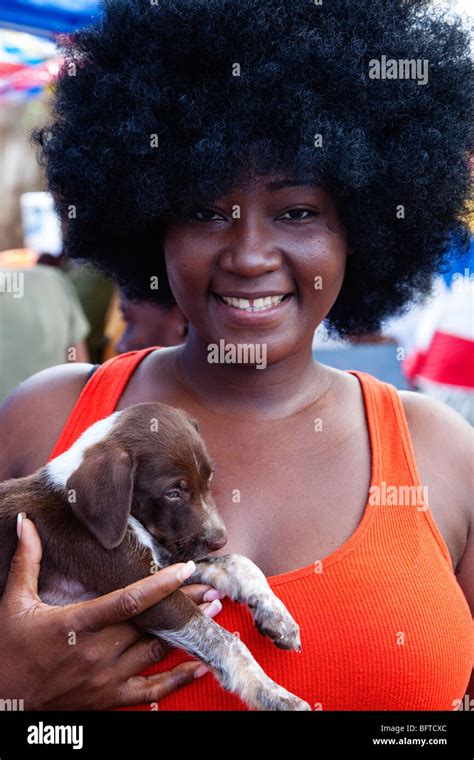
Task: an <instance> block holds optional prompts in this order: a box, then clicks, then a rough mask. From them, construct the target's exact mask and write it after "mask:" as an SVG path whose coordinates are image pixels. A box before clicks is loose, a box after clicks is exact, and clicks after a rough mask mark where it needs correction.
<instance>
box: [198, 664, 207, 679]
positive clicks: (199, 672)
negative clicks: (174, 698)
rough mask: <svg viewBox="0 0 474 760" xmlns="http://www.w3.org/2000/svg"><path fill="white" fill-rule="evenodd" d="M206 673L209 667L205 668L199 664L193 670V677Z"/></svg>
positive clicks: (199, 676)
mask: <svg viewBox="0 0 474 760" xmlns="http://www.w3.org/2000/svg"><path fill="white" fill-rule="evenodd" d="M206 673H210V670H209V668H206V666H205V665H200V666H199V667H198V668H196V670H195V671H194V678H201V676H205V675H206Z"/></svg>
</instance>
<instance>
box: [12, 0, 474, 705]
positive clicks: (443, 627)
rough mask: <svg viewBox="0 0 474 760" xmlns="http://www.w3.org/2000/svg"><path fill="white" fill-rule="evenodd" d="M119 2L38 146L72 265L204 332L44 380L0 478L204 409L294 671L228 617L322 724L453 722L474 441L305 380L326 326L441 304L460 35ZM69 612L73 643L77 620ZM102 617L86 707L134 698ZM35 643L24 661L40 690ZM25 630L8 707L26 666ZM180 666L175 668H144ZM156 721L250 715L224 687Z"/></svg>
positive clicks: (185, 692) (187, 0) (240, 542)
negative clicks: (298, 638) (200, 712)
mask: <svg viewBox="0 0 474 760" xmlns="http://www.w3.org/2000/svg"><path fill="white" fill-rule="evenodd" d="M105 10H106V13H105V18H104V20H103V22H102V23H101V24H99V25H98V26H96V27H93V28H90V29H89V30H86V31H83V32H81V33H79V34H77V35H76V36H75V39H74V40H71V41H70V42H69V43H68V44H67V47H66V56H67V61H68V62H69V64H68V65H69V71H74V72H75V74H74V76H68V74H67V72H66V73H65V74H64V75H63V77H62V78H61V81H60V84H59V88H58V95H57V104H56V109H57V113H56V119H55V122H54V124H53V125H51V126H50V127H49V128H48V129H46V130H43V131H38V132H37V133H36V139H37V140H38V142H39V143H40V144H41V145H42V151H43V157H44V160H45V164H46V168H47V172H48V178H49V184H50V188H51V190H52V191H53V192H54V194H55V197H56V198H57V203H58V207H59V210H60V212H61V213H62V214H63V216H66V214H68V212H69V210H70V207H71V206H73V207H74V208H75V213H74V214H69V217H72V218H70V219H69V223H68V229H67V239H66V247H67V250H68V253H69V255H71V256H76V257H81V256H82V257H85V258H87V259H89V260H91V261H93V262H94V263H95V264H98V265H100V266H101V267H102V268H103V269H104V270H105V271H107V272H112V273H113V274H114V275H115V277H116V278H117V280H118V282H119V283H120V284H121V285H124V286H126V287H127V289H128V292H129V293H132V294H135V295H136V296H137V297H139V298H141V299H145V300H146V299H148V300H150V301H153V289H154V288H156V286H157V284H158V287H159V288H160V289H166V288H167V287H170V288H171V290H172V293H173V294H174V297H175V299H176V301H177V303H178V305H179V306H180V308H181V310H182V311H183V313H184V314H185V315H186V317H187V318H188V320H189V332H188V339H187V342H186V344H185V345H184V346H179V347H173V348H169V349H161V350H159V351H156V350H149V351H144V352H138V353H132V354H128V355H123V356H121V357H118V358H117V359H115V360H113V362H112V363H109V364H107V365H105V366H104V367H102V368H100V369H98V370H97V371H96V372H95V373H93V374H92V376H91V377H90V379H89V375H90V373H91V368H90V366H89V365H76V366H68V367H57V368H54V369H52V370H50V371H47V372H44V373H42V374H41V375H38V376H35V377H34V378H32V379H30V380H29V381H28V382H27V383H25V384H24V385H23V387H21V388H20V389H19V390H18V391H17V392H16V393H15V394H14V395H13V396H12V397H11V398H10V399H9V401H8V402H7V403H6V404H5V406H4V408H3V410H2V418H1V425H2V430H4V431H7V435H8V440H9V446H8V450H7V451H6V452H4V454H3V455H2V456H3V462H4V464H3V469H2V473H3V476H4V477H9V476H15V475H17V476H18V475H24V474H26V473H28V472H32V471H33V470H34V469H35V468H37V467H38V466H39V465H42V464H44V463H45V462H46V461H47V460H48V458H49V457H50V456H51V455H52V454H57V453H59V451H61V450H63V449H64V448H65V447H66V446H67V445H68V444H69V442H70V441H71V440H73V438H74V437H75V436H76V435H77V434H78V433H79V432H80V430H81V428H83V427H84V426H85V425H87V424H90V422H91V421H92V420H93V419H97V418H98V417H99V416H103V415H105V414H107V413H109V411H111V410H113V409H124V408H126V407H127V406H129V405H131V404H135V403H137V402H141V401H146V400H150V399H154V400H159V401H162V402H165V403H168V404H171V405H173V406H177V407H180V408H182V409H184V410H186V412H188V413H189V414H190V415H192V416H193V417H194V418H195V419H196V420H197V421H198V423H199V426H200V430H201V432H202V434H203V436H204V438H205V440H206V443H207V446H208V449H209V451H210V453H211V456H212V457H213V459H214V461H215V463H216V465H217V470H216V474H215V479H214V495H215V498H216V502H217V504H218V506H219V508H220V511H221V513H222V515H223V517H224V520H225V522H226V526H227V529H228V542H227V545H226V546H225V547H224V549H223V550H222V552H221V553H227V552H239V553H242V554H245V555H247V556H248V557H250V558H251V559H252V560H254V561H255V562H256V563H257V564H258V565H259V566H260V567H261V568H262V570H263V571H264V573H265V574H266V575H267V576H268V577H269V581H270V583H271V585H272V587H273V588H274V590H275V592H276V593H277V594H278V595H279V596H280V597H281V599H282V600H283V601H284V602H285V604H286V605H287V606H288V608H289V609H290V611H291V612H292V614H293V615H294V616H295V618H296V619H297V620H298V622H299V623H300V627H301V634H302V647H303V651H302V654H293V653H288V652H282V651H280V650H277V649H276V648H275V647H273V646H272V645H271V644H269V642H267V641H265V640H264V639H262V637H260V636H259V634H258V632H256V631H255V629H254V628H253V626H252V624H251V620H250V616H249V613H248V611H247V610H246V609H244V608H241V607H239V606H238V605H235V604H233V603H232V602H231V601H230V600H228V599H224V600H223V602H222V604H223V610H222V612H221V613H220V615H219V618H218V620H219V622H220V623H221V624H222V625H224V626H226V627H227V628H229V629H230V630H231V631H234V632H236V633H237V634H238V635H240V636H241V638H242V639H243V640H244V641H245V643H246V644H247V645H248V646H249V648H250V649H251V650H252V652H253V653H254V654H255V656H256V658H257V659H258V661H259V662H260V663H261V665H262V666H263V667H264V669H265V670H266V671H267V672H268V674H269V675H270V676H271V677H272V678H274V679H275V680H276V681H277V682H279V683H281V684H282V685H284V686H285V687H286V688H288V689H289V690H290V691H293V692H294V693H296V694H298V695H299V696H300V697H302V698H303V699H306V700H307V701H309V702H310V703H311V705H312V706H313V707H314V709H325V710H328V709H349V710H358V709H366V710H394V709H396V710H422V709H427V710H452V709H454V707H455V704H456V700H460V699H462V697H463V695H464V692H465V690H466V687H467V685H468V681H469V677H470V674H471V668H472V659H473V640H472V620H471V615H470V612H469V607H468V601H470V602H471V604H472V603H473V602H474V588H473V572H472V567H473V561H474V549H473V531H472V530H470V526H471V524H472V512H471V507H470V505H469V485H470V483H469V481H470V478H471V468H470V451H471V450H472V431H471V428H470V426H469V425H468V424H467V423H465V422H464V420H462V419H461V418H460V417H459V416H458V415H457V414H455V413H453V412H451V411H450V410H448V409H447V408H445V407H444V406H442V405H439V404H437V403H434V402H432V401H430V400H428V399H425V398H422V397H420V396H418V395H416V394H413V393H403V394H402V393H400V394H399V393H397V392H396V391H395V389H394V388H392V387H391V386H388V385H386V384H383V383H380V382H379V381H377V380H376V379H375V378H373V377H371V376H369V375H366V374H364V373H345V372H340V371H337V370H334V369H331V368H329V367H326V366H324V365H321V364H318V363H315V362H314V361H313V358H312V354H311V343H312V338H313V333H314V330H315V329H316V327H317V326H318V325H319V324H320V323H321V322H322V321H323V320H327V323H328V325H329V326H330V327H331V328H332V330H333V331H335V332H337V333H339V334H340V335H347V334H364V333H367V332H370V331H373V330H376V329H377V328H378V327H379V325H380V322H381V321H382V320H383V319H384V318H385V317H387V316H388V315H390V314H393V313H395V312H397V311H399V310H401V309H402V308H403V306H404V305H405V304H406V303H407V302H408V301H409V299H410V298H413V297H414V296H415V295H417V294H418V293H424V292H427V291H428V289H429V284H430V280H431V275H432V273H433V272H434V271H435V270H436V269H437V268H438V267H439V266H440V264H441V262H442V260H443V255H444V252H445V250H446V248H447V245H448V238H449V237H451V238H453V237H456V238H457V239H458V240H459V243H461V242H462V241H465V240H466V230H465V226H464V225H463V223H462V220H461V216H462V213H463V210H464V203H465V199H466V197H467V192H468V184H469V183H468V180H469V171H468V162H467V151H468V149H469V146H470V144H469V127H468V102H467V93H466V90H467V89H468V88H467V87H466V83H465V80H464V77H466V76H467V75H468V73H469V71H470V64H469V59H468V53H467V41H466V38H465V36H464V34H463V33H462V32H461V31H460V29H459V28H458V27H457V26H456V25H455V24H452V23H448V22H446V21H444V20H443V19H442V18H439V17H438V18H437V17H436V16H433V12H432V11H429V10H428V9H427V4H426V3H425V2H421V1H420V2H413V3H410V4H408V3H405V2H401V0H392V1H391V2H387V0H384V2H380V3H374V2H370V3H368V2H367V3H366V2H359V3H357V4H354V3H351V2H342V1H341V2H337V3H332V4H324V5H323V6H319V5H313V4H312V3H308V2H306V0H296V1H295V2H293V3H291V4H289V3H284V2H283V1H282V0H261V2H259V3H254V2H250V0H228V2H224V3H223V2H220V1H219V2H217V1H214V0H209V1H208V2H206V3H195V2H191V0H163V1H162V2H160V4H159V5H158V6H154V5H150V4H149V3H148V2H136V0H134V2H131V1H130V2H128V1H127V2H123V3H120V4H117V3H108V2H107V3H106V4H105ZM387 55H388V56H391V57H393V59H398V58H406V59H409V60H412V59H413V60H414V61H415V60H417V59H423V60H424V59H427V60H428V61H429V70H428V73H429V83H427V84H420V83H419V82H418V81H417V80H416V79H415V78H413V79H407V78H403V77H402V76H401V75H400V76H399V77H398V78H396V79H394V78H393V77H392V78H387V77H386V76H382V75H381V77H380V79H374V78H372V77H370V76H369V70H371V71H373V70H374V68H373V66H371V65H370V61H372V60H374V59H376V60H377V59H378V60H382V58H381V57H382V56H385V58H386V57H387ZM135 250H136V251H137V254H135V253H134V251H135ZM79 396H80V398H79V400H78V397H79ZM72 410H74V411H72ZM71 412H72V415H71V417H69V415H70V413H71ZM407 492H408V493H409V494H415V499H414V500H411V501H410V500H409V501H408V502H407V501H406V499H405V496H406V493H407ZM27 509H28V505H25V510H26V511H27ZM25 525H28V526H29V527H28V530H29V531H30V530H31V524H30V523H29V522H28V521H26V523H25ZM29 536H30V538H31V533H29ZM35 551H36V553H37V554H36V558H37V555H38V552H39V547H38V546H37V544H36V549H35ZM21 566H22V565H21ZM158 575H159V574H158ZM143 583H145V582H143ZM20 587H21V584H20ZM31 593H32V592H31V591H30V596H29V598H30V599H31ZM195 593H196V596H195V598H196V600H197V601H198V602H201V603H203V596H202V589H197V590H196V592H195ZM24 594H25V592H24ZM99 603H100V600H99ZM81 609H82V608H81V607H79V610H81ZM214 610H215V607H214ZM89 611H90V608H89ZM3 614H4V615H6V613H3ZM47 614H49V615H50V618H51V614H52V613H51V612H50V611H48V610H43V619H44V616H46V615H47ZM54 614H55V615H56V617H55V620H56V623H55V626H56V628H54V631H55V632H56V634H57V631H58V630H59V631H61V630H64V626H65V625H67V621H68V618H66V622H65V621H62V617H61V613H58V612H56V611H55V613H54ZM63 614H64V615H66V614H67V613H63ZM69 614H72V613H71V612H69ZM87 614H88V609H87V608H86V609H85V610H84V611H83V615H85V616H86V617H87ZM89 614H90V612H89ZM18 617H20V616H19V615H17V618H18ZM104 618H105V620H104ZM21 619H24V616H23V618H21ZM100 621H101V622H100V626H98V625H97V624H96V626H95V627H96V628H97V627H100V628H101V629H102V630H101V631H99V632H97V631H96V632H94V633H91V632H90V630H91V629H93V628H94V626H90V625H89V626H86V627H88V629H89V634H88V637H87V640H86V641H85V643H84V644H83V646H84V650H83V651H84V654H83V656H84V657H85V658H86V657H87V653H88V656H89V659H90V660H91V661H92V662H93V663H94V673H93V676H91V681H89V682H87V679H84V676H83V675H82V680H80V681H79V679H76V680H77V681H79V683H78V685H77V688H76V691H75V694H76V696H75V700H76V705H75V706H77V707H80V706H81V705H82V704H83V703H84V702H86V703H87V704H88V705H89V706H90V705H92V706H101V707H103V706H118V705H130V704H132V702H131V701H130V697H129V696H128V695H129V692H130V688H129V683H130V681H129V680H126V679H125V676H124V675H123V676H122V673H123V669H121V668H118V669H117V668H115V667H114V666H113V664H112V665H111V662H112V654H111V645H110V637H109V639H108V641H109V644H108V645H107V644H106V643H105V644H104V642H106V641H107V639H106V638H105V637H106V636H107V627H106V625H105V623H106V622H107V619H106V617H105V616H104V615H102V616H101V618H100ZM114 622H116V620H114ZM29 624H30V626H32V623H31V621H29ZM21 625H22V624H21V622H18V626H19V627H20V628H21ZM41 625H42V624H41V622H40V621H39V619H38V621H37V622H36V624H35V627H34V631H35V633H36V631H37V636H36V637H35V639H34V640H35V642H37V644H36V646H35V652H34V658H39V659H40V663H41V668H42V670H43V675H45V674H46V675H48V673H49V670H50V669H52V666H51V665H50V664H49V663H48V661H47V658H46V656H45V655H44V654H42V653H44V651H45V650H46V649H47V647H48V645H49V644H48V640H47V637H46V635H45V633H44V631H45V625H44V623H43V627H41ZM52 625H53V624H52V623H50V626H52ZM122 625H126V624H122ZM9 630H10V631H11V634H10V637H8V636H6V640H5V641H4V643H3V647H4V649H5V648H6V650H7V654H8V659H9V660H11V661H14V662H15V664H14V666H12V667H11V668H10V682H8V679H6V680H5V677H4V683H3V691H4V692H5V693H7V694H8V693H9V691H8V688H7V686H8V683H12V682H14V680H15V672H16V674H17V678H20V679H21V680H22V682H23V683H26V678H25V676H24V673H26V672H27V671H28V669H30V670H31V669H33V668H34V662H35V660H34V658H33V657H32V658H30V659H29V660H28V662H27V663H26V664H25V661H24V658H23V655H22V657H21V658H20V657H18V654H17V653H16V647H15V639H14V630H16V631H18V627H17V628H15V627H14V626H13V625H12V624H10V627H9ZM30 630H32V628H30ZM127 631H129V629H128V628H127ZM52 633H53V628H51V627H50V629H49V634H50V635H52ZM16 635H17V636H19V637H20V638H21V636H22V633H21V630H20V633H18V632H17V634H16ZM30 635H31V634H30ZM128 635H130V634H128ZM95 636H97V637H99V636H102V637H103V638H102V639H101V640H100V642H99V643H100V651H101V653H102V657H104V658H105V664H104V665H101V661H100V658H99V657H97V656H94V655H93V654H92V651H93V646H94V637H95ZM56 640H57V635H56ZM133 646H140V642H139V643H138V644H133ZM124 656H125V655H124ZM72 659H73V658H72V657H71V658H70V661H68V658H67V655H66V654H65V653H64V647H63V648H61V673H60V674H59V675H58V677H57V678H56V680H55V684H56V690H55V693H54V694H50V695H49V704H51V703H52V704H54V705H55V706H59V707H61V695H62V693H64V692H65V691H67V693H68V698H67V703H68V704H69V705H71V703H72V701H74V700H73V699H72V698H71V697H70V691H69V689H70V684H71V682H72V681H74V677H75V676H74V674H75V668H76V664H75V663H74V662H71V660H72ZM185 660H186V656H185V655H184V654H183V653H181V652H176V651H175V652H172V653H171V654H168V656H166V657H165V658H164V659H163V661H162V662H160V663H158V664H157V665H156V666H155V667H154V668H153V669H152V670H151V671H147V673H150V672H151V673H155V676H154V677H155V678H159V677H160V676H159V675H158V676H157V675H156V673H166V672H169V671H170V668H173V667H175V666H176V665H177V664H178V663H182V662H183V661H185ZM45 663H46V665H45ZM181 667H182V665H181ZM117 670H119V671H120V674H121V678H122V681H123V683H122V682H120V683H119V681H120V678H119V677H118V675H117ZM138 672H139V669H138V668H137V670H136V673H138ZM111 678H112V679H113V680H114V683H115V684H116V686H115V688H114V690H112V691H113V693H112V694H111V693H110V692H111V689H110V686H109V684H110V679H111ZM92 681H93V684H94V687H92V686H91V682H92ZM66 683H67V684H68V686H67V687H66V685H65V684H66ZM74 683H76V681H74ZM62 684H64V685H62ZM124 689H125V691H126V692H127V697H128V701H126V699H125V698H124V697H123V692H124ZM107 690H108V691H107ZM168 691H169V690H168ZM84 694H86V697H83V695H84ZM94 695H96V696H94ZM104 695H105V696H104ZM155 695H156V692H155ZM159 697H161V695H159ZM33 701H35V700H33ZM134 701H135V702H138V701H139V698H138V696H137V695H136V694H135V696H134ZM147 701H150V700H147ZM38 703H40V704H41V699H40V698H39V697H36V701H35V704H38ZM73 706H74V705H73ZM159 706H160V710H162V709H226V708H231V709H243V705H242V704H240V703H239V702H238V700H237V699H236V698H235V697H233V696H231V695H229V694H226V693H225V692H223V690H222V689H220V687H218V686H217V685H216V683H215V681H214V679H213V677H212V675H211V674H207V675H205V676H204V677H203V678H202V679H200V680H193V681H192V683H188V684H187V685H186V686H185V688H183V689H182V690H181V691H179V692H175V693H171V694H170V693H168V696H166V697H163V698H160V705H159ZM143 709H150V705H144V706H143Z"/></svg>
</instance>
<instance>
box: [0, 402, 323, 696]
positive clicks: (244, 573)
mask: <svg viewBox="0 0 474 760" xmlns="http://www.w3.org/2000/svg"><path fill="white" fill-rule="evenodd" d="M213 469H214V468H213V464H212V462H211V460H210V458H209V455H208V453H207V451H206V448H205V445H204V442H203V440H202V438H201V436H200V435H199V433H198V430H197V425H196V423H195V422H193V421H192V420H189V419H188V418H187V417H186V415H185V414H184V413H183V412H182V411H180V410H178V409H174V408H172V407H170V406H167V405H165V404H159V403H144V404H137V405H135V406H132V407H130V408H128V409H126V410H124V411H120V412H115V413H114V414H112V415H110V416H109V417H106V418H105V419H103V420H100V421H98V422H96V423H95V424H94V425H92V426H91V427H90V428H89V429H88V430H86V431H85V432H84V433H83V434H82V435H81V436H80V437H79V438H78V440H77V441H76V442H75V443H74V444H73V446H72V447H71V448H70V449H69V450H68V451H66V452H65V453H63V454H61V455H60V456H58V457H57V458H56V459H54V460H52V461H51V462H50V463H49V464H47V465H45V466H44V467H42V468H41V469H39V470H38V471H37V472H36V473H34V474H33V475H30V476H28V477H25V478H20V479H12V480H7V481H5V482H3V483H0V595H1V594H3V589H4V587H5V582H6V578H7V575H8V570H9V566H10V562H11V559H12V556H13V553H14V551H15V546H16V534H15V522H16V516H17V513H18V512H21V511H23V510H25V509H27V510H28V516H29V517H31V518H32V520H33V521H34V523H35V525H36V527H37V529H38V532H39V534H40V536H41V540H42V542H43V561H42V565H41V574H40V596H41V598H42V599H43V601H45V602H49V603H50V604H58V605H62V604H68V603H70V602H74V601H79V600H81V599H87V598H93V597H95V596H98V595H101V594H106V593H108V592H110V591H113V590H115V589H118V588H122V587H124V586H127V585H128V584H130V583H133V582H134V581H137V580H139V579H140V578H143V577H145V576H146V575H147V574H149V573H153V572H156V571H157V570H158V569H160V568H163V567H166V566H167V565H170V564H172V563H174V562H181V561H183V560H189V559H193V560H194V561H195V562H196V570H195V572H194V573H193V575H192V576H191V578H190V579H188V581H187V583H205V584H209V585H211V586H213V587H214V588H216V589H219V590H221V591H224V592H225V593H226V594H227V595H228V596H229V598H231V599H232V600H234V601H235V602H243V603H246V604H247V605H248V606H249V608H250V609H251V611H252V614H253V617H254V621H255V624H256V626H257V628H258V629H259V630H260V632H261V633H262V634H264V635H266V636H268V637H269V638H270V639H271V640H272V641H273V642H274V643H275V644H276V646H278V647H280V648H282V649H292V650H298V651H299V650H300V649H301V647H300V636H299V628H298V625H297V624H296V623H295V621H294V620H293V618H292V617H291V616H290V614H289V613H288V611H287V610H286V608H285V607H284V605H283V604H282V602H281V601H280V600H279V599H278V598H277V597H276V596H275V595H274V594H273V592H272V591H271V589H270V587H269V585H268V583H267V580H266V578H265V576H264V575H263V573H262V572H261V571H260V570H259V569H258V567H256V565H255V564H254V563H253V562H251V561H250V560H249V559H247V558H246V557H243V556H241V555H237V554H229V555H225V556H214V557H207V556H206V554H207V553H208V552H209V551H216V550H217V549H220V548H222V546H224V544H225V543H226V540H227V538H226V531H225V527H224V523H223V521H222V518H221V517H220V515H219V513H218V511H217V508H216V505H215V503H214V501H213V499H212V496H211V492H210V484H211V480H212V474H213ZM134 622H135V624H136V625H137V626H138V627H139V628H140V629H142V630H144V631H147V632H149V633H152V634H154V635H156V636H159V637H160V638H162V639H164V640H165V641H167V642H168V643H170V644H172V645H173V646H177V647H180V648H182V649H184V650H186V651H187V652H189V653H190V654H191V655H194V656H195V657H197V658H199V659H200V660H202V661H203V662H204V663H205V664H206V665H208V666H209V667H210V668H211V669H212V671H213V673H214V674H215V676H216V678H217V679H218V680H219V682H220V683H221V685H222V686H223V687H224V688H225V689H227V690H229V691H232V692H235V693H236V694H238V695H239V696H240V697H241V699H243V700H244V702H246V703H247V704H248V705H249V706H250V707H251V708H254V709H257V710H309V709H310V707H309V705H308V704H307V703H306V702H304V701H302V700H301V699H299V698H298V697H296V696H294V695H293V694H290V693H289V692H288V691H286V690H285V689H283V688H282V687H281V686H278V685H277V684H276V683H275V682H274V681H272V680H271V679H270V678H269V677H268V676H267V675H266V674H265V673H264V671H263V670H262V668H261V667H260V666H259V665H258V664H257V662H256V661H255V660H254V658H253V657H252V655H251V654H250V652H249V650H248V649H247V647H246V646H245V645H244V644H243V643H242V642H241V641H240V639H239V638H237V637H236V636H234V635H232V634H231V633H229V632H228V631H227V630H226V629H224V628H222V626H220V625H218V624H217V623H216V622H215V621H214V620H212V619H211V618H209V617H207V616H206V615H204V614H203V612H202V611H201V610H200V609H199V607H197V606H196V605H195V604H194V603H193V602H192V601H191V600H190V599H189V598H188V597H186V595H185V594H183V593H182V592H181V591H179V590H178V591H175V592H174V593H172V594H170V595H169V596H168V597H167V598H166V599H164V600H163V601H162V602H160V603H159V604H157V605H155V606H154V607H152V608H151V609H149V610H147V611H146V612H144V613H142V614H141V615H139V616H138V617H137V618H135V619H134Z"/></svg>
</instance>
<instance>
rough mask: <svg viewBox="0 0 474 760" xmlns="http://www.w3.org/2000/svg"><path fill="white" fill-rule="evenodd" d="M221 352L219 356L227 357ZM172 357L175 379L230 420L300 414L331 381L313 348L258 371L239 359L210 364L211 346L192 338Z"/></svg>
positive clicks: (211, 409)
mask: <svg viewBox="0 0 474 760" xmlns="http://www.w3.org/2000/svg"><path fill="white" fill-rule="evenodd" d="M220 350H221V355H220V356H218V357H217V358H219V359H222V357H223V354H222V351H224V349H223V348H222V349H220ZM214 358H215V357H214ZM241 358H242V357H241ZM173 359H174V363H173V373H174V376H175V379H176V381H177V382H178V383H179V384H180V385H181V387H182V388H183V389H184V390H185V392H186V393H187V394H189V395H191V396H193V398H194V399H195V401H197V402H198V403H199V404H200V405H201V406H203V407H206V408H207V409H209V410H210V411H211V412H212V413H213V414H219V415H226V416H231V417H239V418H250V419H255V418H258V417H260V418H269V417H270V418H271V419H277V418H278V417H286V416H289V415H292V414H295V413H297V412H299V411H301V410H302V409H304V408H306V407H307V406H308V405H310V404H313V403H316V402H317V401H318V399H321V401H322V399H323V397H325V396H326V393H327V391H328V390H329V388H330V386H331V382H332V375H331V374H330V373H329V372H328V370H327V368H326V367H324V366H323V365H320V364H318V363H316V362H315V361H314V359H313V356H312V351H311V345H308V346H305V347H304V348H301V349H300V350H296V351H295V352H294V353H293V354H291V355H289V356H287V357H285V358H284V359H282V360H281V361H277V362H275V363H273V364H267V365H266V366H265V367H263V366H262V367H261V368H260V369H259V368H258V365H251V364H247V363H239V361H236V362H235V363H233V362H230V363H225V361H217V362H215V363H214V362H213V361H209V352H208V345H207V344H206V343H204V342H203V341H201V340H200V339H199V338H198V337H197V336H196V335H195V334H191V335H190V336H189V338H188V341H187V342H186V344H185V345H184V346H182V347H179V348H178V349H176V351H175V352H174V357H173Z"/></svg>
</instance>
